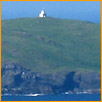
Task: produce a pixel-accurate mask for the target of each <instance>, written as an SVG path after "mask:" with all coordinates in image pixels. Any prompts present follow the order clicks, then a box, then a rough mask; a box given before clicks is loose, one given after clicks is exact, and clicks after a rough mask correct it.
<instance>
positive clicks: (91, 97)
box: [1, 94, 101, 101]
mask: <svg viewBox="0 0 102 102" xmlns="http://www.w3.org/2000/svg"><path fill="white" fill-rule="evenodd" d="M1 100H2V101H101V94H57V95H35V96H21V95H20V96H19V95H18V96H12V95H5V96H2V97H1Z"/></svg>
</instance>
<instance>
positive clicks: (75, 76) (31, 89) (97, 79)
mask: <svg viewBox="0 0 102 102" xmlns="http://www.w3.org/2000/svg"><path fill="white" fill-rule="evenodd" d="M1 72H2V73H1V75H2V76H1V81H2V94H7V93H8V94H13V95H15V94H31V93H39V94H59V93H65V92H68V93H79V92H87V93H100V88H101V75H100V74H99V73H96V72H94V71H86V72H81V71H67V72H57V73H52V74H49V73H37V72H32V71H31V70H30V69H27V68H24V67H22V66H20V65H19V64H17V63H6V64H2V69H1Z"/></svg>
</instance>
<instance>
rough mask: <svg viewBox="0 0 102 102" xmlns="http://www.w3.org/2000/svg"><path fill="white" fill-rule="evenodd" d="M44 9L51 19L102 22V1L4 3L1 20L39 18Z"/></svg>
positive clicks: (2, 3)
mask: <svg viewBox="0 0 102 102" xmlns="http://www.w3.org/2000/svg"><path fill="white" fill-rule="evenodd" d="M43 8H44V10H45V11H46V13H47V16H49V17H55V18H62V19H76V20H84V21H91V22H96V23H100V22H101V1H2V2H1V18H2V20H3V19H14V18H22V17H38V14H39V13H40V11H41V10H42V9H43Z"/></svg>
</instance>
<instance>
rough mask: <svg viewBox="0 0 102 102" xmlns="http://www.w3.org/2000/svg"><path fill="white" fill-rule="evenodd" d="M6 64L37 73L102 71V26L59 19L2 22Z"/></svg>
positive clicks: (21, 19)
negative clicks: (17, 64)
mask: <svg viewBox="0 0 102 102" xmlns="http://www.w3.org/2000/svg"><path fill="white" fill-rule="evenodd" d="M1 25H2V28H1V29H2V33H1V34H2V37H1V38H2V53H1V58H2V63H5V62H16V63H19V64H20V65H22V66H24V67H25V68H30V69H31V70H32V71H36V72H48V73H49V72H50V73H51V72H59V71H67V70H82V71H85V70H93V71H97V72H100V69H101V26H100V24H95V23H91V22H84V21H77V20H67V19H66V20H65V19H56V18H20V19H12V20H3V21H2V24H1Z"/></svg>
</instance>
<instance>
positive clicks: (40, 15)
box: [39, 10, 46, 18]
mask: <svg viewBox="0 0 102 102" xmlns="http://www.w3.org/2000/svg"><path fill="white" fill-rule="evenodd" d="M39 17H42V18H44V17H46V13H45V11H44V10H42V11H41V13H40V14H39Z"/></svg>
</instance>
